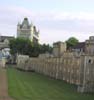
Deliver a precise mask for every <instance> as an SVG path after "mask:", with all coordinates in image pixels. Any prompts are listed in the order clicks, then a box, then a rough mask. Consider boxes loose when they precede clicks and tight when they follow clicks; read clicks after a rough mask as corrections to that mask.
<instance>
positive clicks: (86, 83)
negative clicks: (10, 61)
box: [18, 53, 94, 92]
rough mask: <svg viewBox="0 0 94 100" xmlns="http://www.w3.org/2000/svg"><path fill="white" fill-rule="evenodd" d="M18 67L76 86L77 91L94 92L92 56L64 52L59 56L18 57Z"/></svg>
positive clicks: (93, 60) (93, 63)
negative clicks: (43, 57)
mask: <svg viewBox="0 0 94 100" xmlns="http://www.w3.org/2000/svg"><path fill="white" fill-rule="evenodd" d="M18 68H21V69H24V70H29V71H35V72H37V73H41V74H43V75H47V76H50V77H52V78H55V79H60V80H64V81H66V82H68V83H70V84H75V85H77V86H78V91H79V92H94V56H91V55H82V56H77V55H75V54H73V53H64V54H63V57H60V58H45V59H42V58H29V57H27V56H26V57H25V56H22V57H21V56H20V57H18Z"/></svg>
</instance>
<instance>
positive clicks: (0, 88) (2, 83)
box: [0, 68, 13, 100]
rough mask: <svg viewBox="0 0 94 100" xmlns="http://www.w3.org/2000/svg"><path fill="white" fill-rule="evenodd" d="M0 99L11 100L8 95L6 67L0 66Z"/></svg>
mask: <svg viewBox="0 0 94 100" xmlns="http://www.w3.org/2000/svg"><path fill="white" fill-rule="evenodd" d="M0 100H13V99H11V98H10V97H9V96H8V84H7V76H6V69H4V68H0Z"/></svg>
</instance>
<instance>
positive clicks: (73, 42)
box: [66, 37, 79, 48]
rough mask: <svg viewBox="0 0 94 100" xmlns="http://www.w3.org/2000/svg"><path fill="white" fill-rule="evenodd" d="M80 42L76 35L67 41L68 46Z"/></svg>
mask: <svg viewBox="0 0 94 100" xmlns="http://www.w3.org/2000/svg"><path fill="white" fill-rule="evenodd" d="M78 42H79V40H78V39H76V38H75V37H70V38H69V39H68V40H67V41H66V43H67V48H70V47H72V46H75V45H76V44H77V43H78Z"/></svg>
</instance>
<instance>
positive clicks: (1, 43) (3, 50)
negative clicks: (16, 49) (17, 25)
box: [0, 36, 14, 59]
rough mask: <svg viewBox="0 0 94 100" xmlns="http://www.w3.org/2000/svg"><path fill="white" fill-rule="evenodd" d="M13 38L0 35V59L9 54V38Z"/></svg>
mask: <svg viewBox="0 0 94 100" xmlns="http://www.w3.org/2000/svg"><path fill="white" fill-rule="evenodd" d="M13 38H14V37H13V36H0V59H2V58H8V57H9V56H10V48H9V40H11V39H13Z"/></svg>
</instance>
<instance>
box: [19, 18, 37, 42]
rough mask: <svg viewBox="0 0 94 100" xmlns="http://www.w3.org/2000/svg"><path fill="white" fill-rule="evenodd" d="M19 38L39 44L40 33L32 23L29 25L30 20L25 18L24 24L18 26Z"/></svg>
mask: <svg viewBox="0 0 94 100" xmlns="http://www.w3.org/2000/svg"><path fill="white" fill-rule="evenodd" d="M17 37H20V38H25V39H29V40H30V41H32V42H34V43H38V42H39V31H38V30H37V29H36V26H34V25H33V24H32V23H31V24H29V21H28V18H24V20H23V22H22V23H18V25H17Z"/></svg>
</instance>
